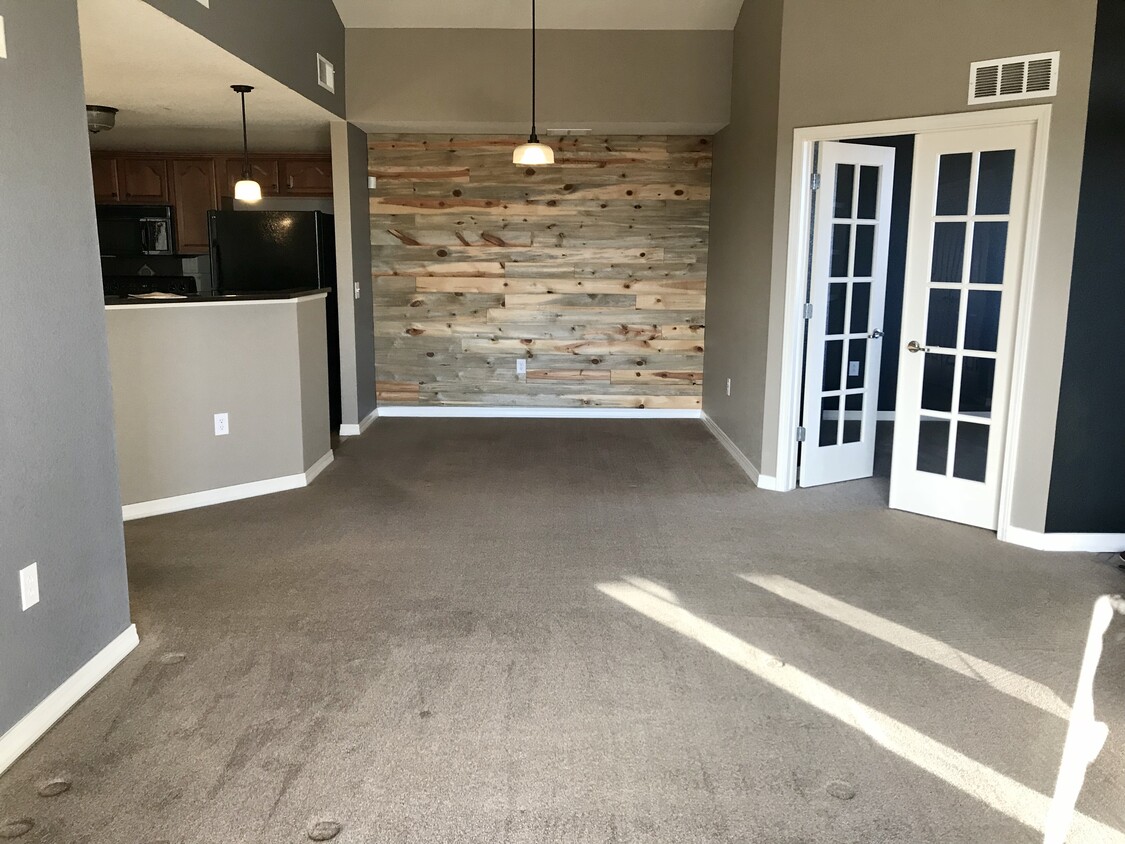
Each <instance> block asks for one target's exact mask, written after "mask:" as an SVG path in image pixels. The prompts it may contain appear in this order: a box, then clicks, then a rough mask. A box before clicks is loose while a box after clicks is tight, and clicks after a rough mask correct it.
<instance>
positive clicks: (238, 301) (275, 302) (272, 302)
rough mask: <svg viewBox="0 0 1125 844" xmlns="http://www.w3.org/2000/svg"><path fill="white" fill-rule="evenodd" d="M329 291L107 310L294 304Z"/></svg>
mask: <svg viewBox="0 0 1125 844" xmlns="http://www.w3.org/2000/svg"><path fill="white" fill-rule="evenodd" d="M327 298H328V291H327V290H320V291H316V292H314V293H302V294H301V295H299V296H289V297H287V298H285V299H277V298H272V299H208V300H207V301H205V302H193V301H191V300H190V299H153V300H151V301H148V300H141V301H138V302H137V303H136V304H132V305H106V306H105V309H106V310H107V311H137V310H142V311H144V310H150V309H152V308H229V307H230V306H231V305H292V304H295V303H297V302H311V301H313V300H314V299H327Z"/></svg>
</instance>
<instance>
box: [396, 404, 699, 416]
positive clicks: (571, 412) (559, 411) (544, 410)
mask: <svg viewBox="0 0 1125 844" xmlns="http://www.w3.org/2000/svg"><path fill="white" fill-rule="evenodd" d="M379 415H380V416H381V417H384V418H386V417H390V416H415V417H421V416H430V417H448V418H462V419H465V418H473V419H483V418H488V419H699V418H700V415H701V411H698V410H690V409H687V410H679V409H669V408H640V407H421V406H403V405H399V406H397V407H386V406H384V407H380V408H379Z"/></svg>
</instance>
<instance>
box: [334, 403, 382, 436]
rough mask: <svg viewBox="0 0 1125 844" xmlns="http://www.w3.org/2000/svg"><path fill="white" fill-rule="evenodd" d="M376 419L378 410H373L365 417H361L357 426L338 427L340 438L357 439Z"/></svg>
mask: <svg viewBox="0 0 1125 844" xmlns="http://www.w3.org/2000/svg"><path fill="white" fill-rule="evenodd" d="M378 418H379V408H375V409H374V410H373V411H371V412H370V413H368V414H367V415H366V416H365V417H363V419H362V421H360V423H359V424H358V425H340V436H341V437H358V436H359V435H360V434H362V433H363V432H364V431H366V430H367V429H368V428H370V427H371V423H372V422H374V421H375V420H376V419H378Z"/></svg>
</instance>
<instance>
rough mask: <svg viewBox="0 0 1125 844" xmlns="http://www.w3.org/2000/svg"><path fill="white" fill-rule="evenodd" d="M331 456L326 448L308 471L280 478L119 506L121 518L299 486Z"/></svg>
mask: <svg viewBox="0 0 1125 844" xmlns="http://www.w3.org/2000/svg"><path fill="white" fill-rule="evenodd" d="M333 457H334V455H333V453H332V450H331V449H329V450H328V452H327V453H326V454H325V455H324V456H323V457H321V458H320V459H319V460H317V461H316V462H315V463H314V464H313V465H312V466H311V467H309V470H308V471H307V472H301V473H299V474H296V475H284V476H283V477H280V478H267V479H266V480H264V481H251V482H250V483H247V484H235V485H234V486H224V487H219V488H218V489H205V490H203V491H202V492H189V493H187V494H185V495H173V496H171V497H169V498H156V499H153V500H152V501H139V502H137V503H136V504H126V505H125V506H123V507H122V508H121V518H122V519H123V520H124V521H126V522H129V521H132V520H133V519H145V518H148V517H149V516H162V515H164V514H165V513H178V512H180V511H181V510H194V509H196V508H197V507H210V506H211V505H212V504H226V503H227V502H229V501H241V500H242V499H243V498H255V497H257V496H259V495H269V494H271V493H274V492H285V491H286V490H290V489H300V488H301V487H303V486H308V485H309V484H310V483H312V481H313V478H315V477H316V476H317V475H319V474H320V473H321V472H323V471H324V469H325V467H326V466H328V464H329V463H331V462H332V459H333Z"/></svg>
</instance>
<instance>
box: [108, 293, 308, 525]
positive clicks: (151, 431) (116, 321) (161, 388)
mask: <svg viewBox="0 0 1125 844" xmlns="http://www.w3.org/2000/svg"><path fill="white" fill-rule="evenodd" d="M106 322H107V325H108V330H109V358H110V373H111V378H112V381H113V403H114V417H115V421H116V429H117V455H118V464H119V467H120V474H121V498H122V503H123V504H136V503H139V502H144V501H153V500H157V499H161V498H170V497H172V496H177V495H186V494H188V493H193V492H203V491H206V490H211V489H218V488H221V487H227V486H235V485H237V484H244V483H250V482H253V481H262V480H269V479H272V478H278V477H284V476H287V475H295V474H298V473H302V472H305V471H306V470H307V469H308V468H309V467H310V466H311V465H312V464H313V463H314V462H315V461H316V460H317V459H319V458H320V457H322V456H323V455H324V454H326V453H327V452H328V450H329V448H330V443H329V427H328V360H327V340H326V338H325V316H324V299H322V298H321V299H311V300H302V301H300V302H299V303H298V302H293V301H285V302H271V303H254V304H246V303H227V304H216V305H185V304H179V305H170V306H165V307H146V306H140V305H130V306H121V307H116V308H109V309H107V310H106ZM216 413H227V414H229V419H230V433H229V434H228V435H227V436H223V437H216V436H215V432H214V414H216Z"/></svg>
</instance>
